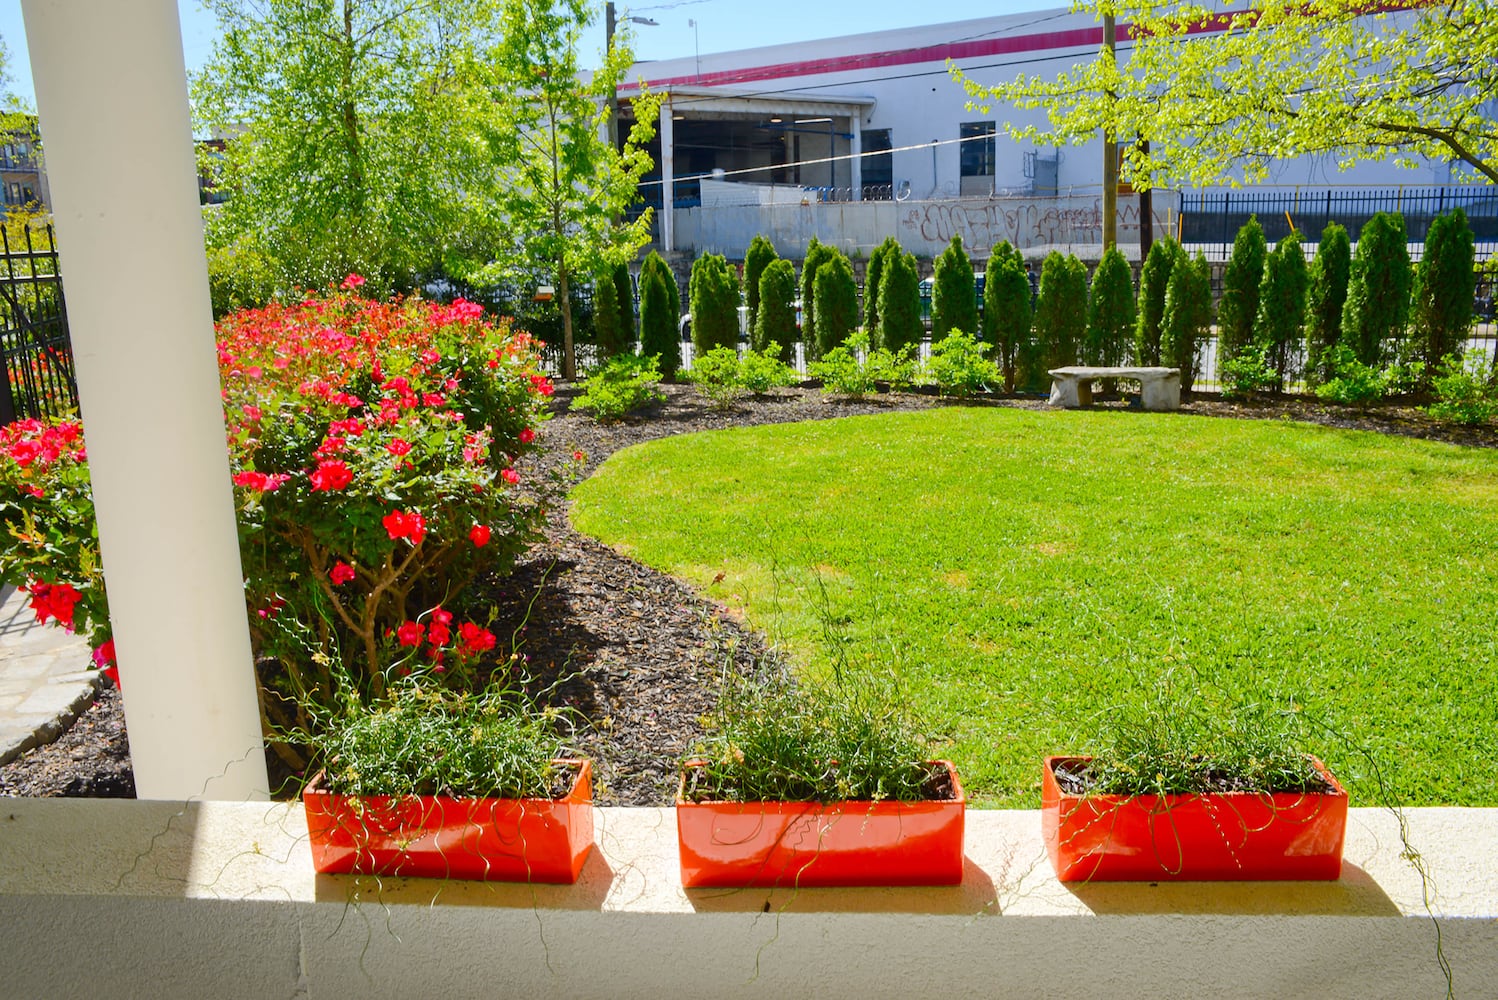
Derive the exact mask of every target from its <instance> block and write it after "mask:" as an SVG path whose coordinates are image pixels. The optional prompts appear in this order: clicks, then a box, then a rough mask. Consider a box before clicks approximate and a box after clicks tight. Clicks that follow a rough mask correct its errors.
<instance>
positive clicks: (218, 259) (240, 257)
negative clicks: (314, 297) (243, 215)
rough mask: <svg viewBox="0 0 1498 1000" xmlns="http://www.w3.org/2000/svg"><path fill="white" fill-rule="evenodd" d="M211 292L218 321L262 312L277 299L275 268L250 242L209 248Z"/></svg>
mask: <svg viewBox="0 0 1498 1000" xmlns="http://www.w3.org/2000/svg"><path fill="white" fill-rule="evenodd" d="M208 291H209V295H210V297H211V298H212V300H213V318H214V319H216V320H217V319H222V318H223V317H224V316H227V315H228V314H229V313H232V312H238V311H239V310H241V309H258V308H260V307H261V306H263V305H265V304H266V303H268V302H270V300H271V299H273V298H275V295H276V268H275V265H274V263H273V262H272V261H271V259H270V258H269V257H267V256H266V255H265V254H263V253H261V252H260V251H259V250H257V249H255V247H254V245H253V244H252V243H251V242H250V241H249V240H247V239H240V240H239V241H238V242H236V243H234V244H232V245H230V246H225V247H209V248H208Z"/></svg>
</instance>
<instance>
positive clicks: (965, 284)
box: [931, 234, 978, 344]
mask: <svg viewBox="0 0 1498 1000" xmlns="http://www.w3.org/2000/svg"><path fill="white" fill-rule="evenodd" d="M953 330H961V331H962V332H963V333H971V334H976V333H977V332H978V289H977V284H976V282H974V280H973V262H972V261H970V260H969V259H968V256H967V252H966V251H965V250H963V249H962V236H961V234H957V235H954V236H953V237H952V241H951V242H950V243H948V244H947V248H946V249H945V250H943V251H942V252H941V256H939V257H937V258H936V274H935V276H934V277H933V279H932V283H931V342H932V343H933V344H934V343H936V342H937V341H939V340H941V339H943V338H944V337H946V335H947V334H949V333H951V332H952V331H953Z"/></svg>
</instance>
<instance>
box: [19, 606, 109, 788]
mask: <svg viewBox="0 0 1498 1000" xmlns="http://www.w3.org/2000/svg"><path fill="white" fill-rule="evenodd" d="M89 665H90V661H89V648H88V643H87V642H86V641H84V640H83V639H82V638H80V637H79V636H76V635H73V634H72V633H70V632H65V631H63V630H62V629H60V628H58V627H57V626H56V625H38V624H37V623H36V616H35V615H34V614H33V613H32V611H31V609H30V608H29V607H28V606H27V600H26V595H24V594H22V593H21V592H20V591H17V590H15V589H14V588H12V587H5V588H3V590H0V764H8V763H10V762H11V761H13V760H15V759H16V758H17V757H19V756H21V754H23V753H25V752H26V751H27V750H30V749H31V748H32V747H37V746H41V745H43V744H45V743H50V742H52V741H53V740H55V739H57V737H58V736H60V735H61V734H62V733H63V732H64V731H65V730H66V729H67V728H68V726H70V725H72V724H73V720H74V719H76V718H78V715H79V714H80V713H81V712H83V711H84V710H85V709H87V708H88V706H89V705H91V704H93V701H94V697H95V696H96V695H97V693H98V690H99V684H100V682H101V681H102V676H101V675H100V674H99V672H98V671H96V670H90V669H89Z"/></svg>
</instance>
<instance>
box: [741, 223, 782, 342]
mask: <svg viewBox="0 0 1498 1000" xmlns="http://www.w3.org/2000/svg"><path fill="white" fill-rule="evenodd" d="M779 259H780V255H779V254H777V253H776V252H775V244H773V243H771V242H770V241H769V240H767V239H765V238H764V237H763V236H759V235H756V236H755V237H754V239H752V240H750V241H749V248H748V249H747V250H745V251H744V305H745V306H747V307H748V309H749V316H748V325H749V329H750V330H751V331H752V330H753V329H754V327H755V324H756V323H757V322H758V320H759V280H760V278H761V277H763V276H764V273H765V268H766V267H768V266H769V265H770V263H771V262H772V261H776V260H779Z"/></svg>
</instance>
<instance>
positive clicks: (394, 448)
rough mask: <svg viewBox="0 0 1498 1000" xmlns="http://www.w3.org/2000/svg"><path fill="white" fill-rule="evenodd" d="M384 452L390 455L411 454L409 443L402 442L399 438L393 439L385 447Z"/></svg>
mask: <svg viewBox="0 0 1498 1000" xmlns="http://www.w3.org/2000/svg"><path fill="white" fill-rule="evenodd" d="M385 450H386V451H388V452H390V454H392V455H409V454H410V453H411V443H410V442H409V441H403V440H402V439H400V438H395V439H394V440H392V441H391V442H390V443H389V444H387V445H386V446H385Z"/></svg>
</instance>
